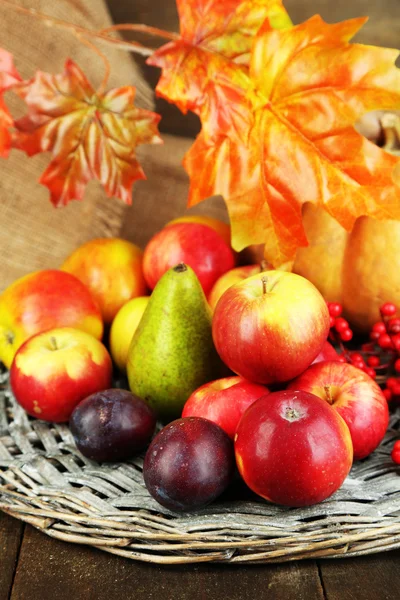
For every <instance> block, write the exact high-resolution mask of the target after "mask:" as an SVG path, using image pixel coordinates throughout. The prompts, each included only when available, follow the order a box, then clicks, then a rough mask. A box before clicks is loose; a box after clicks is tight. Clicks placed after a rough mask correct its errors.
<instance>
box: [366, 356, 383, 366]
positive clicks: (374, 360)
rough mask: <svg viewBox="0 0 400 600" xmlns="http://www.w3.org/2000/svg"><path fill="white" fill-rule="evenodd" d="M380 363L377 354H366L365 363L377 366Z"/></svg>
mask: <svg viewBox="0 0 400 600" xmlns="http://www.w3.org/2000/svg"><path fill="white" fill-rule="evenodd" d="M380 364H381V361H380V358H379V356H368V358H367V365H368V366H369V367H379V365H380Z"/></svg>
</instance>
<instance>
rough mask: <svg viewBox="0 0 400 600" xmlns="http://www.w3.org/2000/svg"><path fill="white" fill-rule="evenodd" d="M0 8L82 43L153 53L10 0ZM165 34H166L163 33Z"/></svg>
mask: <svg viewBox="0 0 400 600" xmlns="http://www.w3.org/2000/svg"><path fill="white" fill-rule="evenodd" d="M0 6H4V7H6V8H9V9H11V10H13V11H14V12H17V13H20V14H23V15H26V16H31V17H34V18H35V19H38V20H40V21H43V23H44V24H45V25H47V26H48V27H58V28H59V29H64V30H67V31H70V32H71V33H72V34H73V35H75V36H76V37H77V38H78V39H79V40H80V41H82V40H83V38H92V39H95V40H97V41H99V42H101V43H104V44H107V45H108V46H113V47H114V48H118V49H119V50H125V51H127V52H134V53H136V54H140V55H141V56H151V55H152V54H153V52H155V49H154V48H148V47H147V46H144V45H143V44H140V43H139V42H128V41H126V40H120V39H117V38H113V37H110V36H109V35H107V34H106V33H102V32H98V31H93V30H91V29H86V27H81V26H80V25H74V24H73V23H69V22H68V21H63V20H62V19H56V18H53V17H49V16H48V15H45V14H43V13H41V12H39V11H37V10H36V9H35V8H25V7H24V6H18V5H17V4H14V3H13V2H10V0H0ZM138 27H143V28H146V26H145V25H140V26H138ZM150 29H151V28H150ZM160 31H161V30H160ZM148 33H149V34H150V35H156V34H155V33H150V32H148ZM165 34H167V32H165ZM171 35H174V34H171ZM164 37H165V36H164Z"/></svg>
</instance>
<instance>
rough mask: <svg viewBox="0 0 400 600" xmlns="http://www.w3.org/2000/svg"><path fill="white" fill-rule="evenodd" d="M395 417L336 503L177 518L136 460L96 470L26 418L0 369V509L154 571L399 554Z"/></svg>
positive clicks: (47, 428)
mask: <svg viewBox="0 0 400 600" xmlns="http://www.w3.org/2000/svg"><path fill="white" fill-rule="evenodd" d="M399 432H400V414H399V412H397V413H396V414H394V415H392V417H391V423H390V429H389V431H388V433H387V435H386V438H385V440H384V442H383V443H382V445H381V446H380V448H379V449H378V450H377V451H376V452H375V453H374V454H373V455H372V456H371V457H370V458H368V459H366V460H364V461H362V462H360V463H358V464H356V465H355V466H354V467H353V469H352V471H351V474H350V476H349V477H348V478H347V480H346V481H345V483H344V485H343V487H342V488H341V489H340V490H339V492H337V493H336V494H335V496H334V497H333V498H331V499H329V500H327V501H325V502H323V503H321V504H318V505H316V506H314V507H311V508H307V509H284V508H280V507H277V506H273V505H270V504H267V503H265V502H263V501H262V500H261V499H260V500H259V501H257V499H256V498H255V497H250V499H249V498H247V499H242V500H229V499H225V500H223V501H220V502H217V503H215V504H213V505H211V506H209V507H208V508H206V509H204V510H202V511H198V512H196V513H191V514H179V515H177V514H175V513H172V512H170V511H168V510H166V509H164V508H162V507H161V506H159V505H158V504H157V503H156V502H155V501H154V500H153V499H152V498H151V497H150V496H149V494H148V493H147V490H146V488H145V486H144V483H143V477H142V463H143V460H142V458H137V459H135V460H132V461H129V462H127V463H123V464H115V465H99V464H97V463H94V462H91V461H89V460H87V459H85V458H84V457H82V455H81V454H80V453H79V452H78V451H77V449H76V447H75V445H74V443H73V439H72V436H71V434H70V431H69V429H68V427H66V426H65V425H50V424H48V423H44V422H42V421H37V420H33V419H30V418H28V417H27V415H26V413H25V412H24V411H23V410H22V408H21V407H20V406H18V405H17V404H16V402H15V400H14V398H13V396H12V394H11V392H10V390H9V387H8V375H7V373H6V372H5V371H3V372H0V508H1V509H2V510H3V511H4V512H6V513H8V514H9V515H12V516H13V517H16V518H17V519H21V520H22V521H25V522H26V523H30V524H31V525H33V526H35V527H37V528H38V529H40V530H42V531H43V532H44V533H46V534H47V535H49V536H51V537H55V538H57V539H60V540H64V541H68V542H72V543H77V544H89V545H91V546H95V547H97V548H100V549H102V550H106V551H107V552H111V553H113V554H119V555H121V556H125V557H127V558H131V559H134V560H141V561H146V562H150V563H159V564H174V563H175V564H177V563H197V562H226V563H244V562H246V563H256V562H257V563H260V562H282V561H288V560H296V559H303V558H317V557H318V558H321V557H339V556H340V557H343V556H355V555H361V554H368V553H373V552H380V551H383V550H390V549H393V548H397V547H400V471H399V468H398V467H396V466H395V465H394V464H393V462H392V461H391V459H390V450H391V447H392V445H393V440H394V439H397V438H398V437H399Z"/></svg>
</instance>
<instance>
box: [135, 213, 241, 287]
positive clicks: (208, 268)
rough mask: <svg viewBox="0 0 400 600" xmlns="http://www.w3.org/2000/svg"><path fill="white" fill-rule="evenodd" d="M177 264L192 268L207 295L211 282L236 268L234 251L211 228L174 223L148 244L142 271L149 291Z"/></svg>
mask: <svg viewBox="0 0 400 600" xmlns="http://www.w3.org/2000/svg"><path fill="white" fill-rule="evenodd" d="M179 263H185V264H187V265H189V266H190V267H192V269H193V270H194V272H195V273H196V275H197V277H198V279H199V281H200V283H201V286H202V288H203V290H204V293H205V295H206V296H207V295H208V294H209V292H210V291H211V288H212V286H213V285H214V283H215V282H216V281H217V279H219V277H221V275H223V274H224V273H226V271H229V270H230V269H233V267H234V266H235V256H234V253H233V250H232V249H231V248H230V247H229V246H228V244H227V243H226V242H225V241H224V239H223V238H222V237H221V236H220V235H219V234H218V233H217V232H216V231H214V229H212V228H211V227H208V226H206V225H202V224H200V223H186V222H185V223H176V224H173V225H168V227H164V229H162V230H161V231H159V232H158V233H157V234H156V235H155V236H154V237H153V238H152V239H151V240H150V242H149V243H148V244H147V246H146V248H145V251H144V257H143V272H144V276H145V279H146V282H147V285H148V286H149V287H150V289H154V287H155V286H156V284H157V282H158V281H159V279H161V277H162V276H163V275H164V273H166V271H168V270H169V269H171V268H172V267H175V266H176V265H177V264H179Z"/></svg>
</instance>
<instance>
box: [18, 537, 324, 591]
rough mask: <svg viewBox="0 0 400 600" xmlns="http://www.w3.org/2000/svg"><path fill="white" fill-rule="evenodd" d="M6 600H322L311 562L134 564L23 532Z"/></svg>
mask: <svg viewBox="0 0 400 600" xmlns="http://www.w3.org/2000/svg"><path fill="white" fill-rule="evenodd" d="M10 598H11V600H123V599H125V600H131V599H132V600H216V599H218V600H219V599H226V600H256V599H257V600H263V599H264V598H265V599H268V600H290V599H296V600H324V595H323V590H322V586H321V583H320V579H319V574H318V569H317V566H316V563H315V562H311V561H307V562H304V563H289V564H282V565H259V566H247V567H244V566H241V567H234V566H229V565H186V566H182V567H180V566H177V567H164V566H158V565H151V564H144V563H137V562H134V561H130V560H128V559H124V558H120V557H118V556H113V555H110V554H107V553H106V552H101V551H99V550H95V549H91V548H88V547H84V546H76V545H73V544H67V543H64V542H60V541H57V540H53V539H51V538H49V537H47V536H46V535H44V534H43V533H41V532H39V531H37V530H35V529H33V528H32V527H30V526H27V527H26V533H25V536H24V540H23V544H22V547H21V553H20V559H19V563H18V568H17V572H16V575H15V581H14V587H13V590H12V594H11V597H10Z"/></svg>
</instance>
